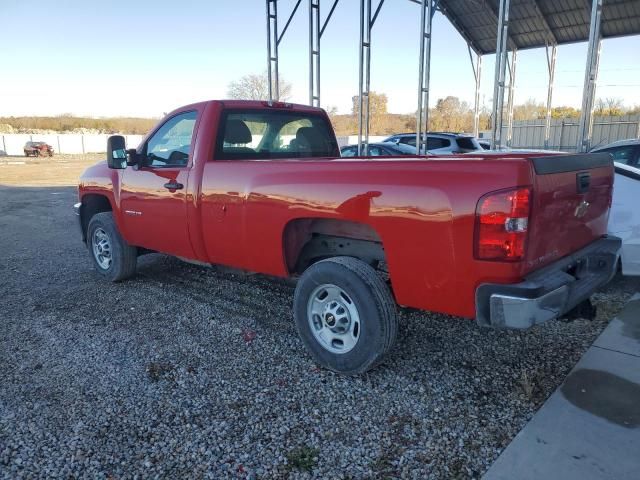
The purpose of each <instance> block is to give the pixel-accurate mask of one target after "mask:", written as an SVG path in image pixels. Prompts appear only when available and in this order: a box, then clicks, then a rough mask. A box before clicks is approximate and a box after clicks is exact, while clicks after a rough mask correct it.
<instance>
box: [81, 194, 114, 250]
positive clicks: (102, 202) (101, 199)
mask: <svg viewBox="0 0 640 480" xmlns="http://www.w3.org/2000/svg"><path fill="white" fill-rule="evenodd" d="M112 210H113V209H112V208H111V203H110V202H109V199H108V198H107V197H105V196H104V195H94V194H91V195H85V196H84V197H82V208H81V209H80V222H81V225H82V240H83V241H84V242H86V241H87V227H88V226H89V222H90V221H91V218H92V217H93V216H94V215H95V214H96V213H102V212H111V211H112Z"/></svg>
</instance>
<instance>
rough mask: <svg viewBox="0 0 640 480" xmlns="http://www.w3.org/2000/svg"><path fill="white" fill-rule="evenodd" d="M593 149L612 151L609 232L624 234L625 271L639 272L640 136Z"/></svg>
mask: <svg viewBox="0 0 640 480" xmlns="http://www.w3.org/2000/svg"><path fill="white" fill-rule="evenodd" d="M591 151H592V152H607V153H611V154H612V155H613V160H614V162H615V168H616V178H615V183H614V185H613V201H612V205H611V213H610V215H609V233H611V234H612V235H616V236H617V237H620V238H622V250H621V252H620V263H621V265H622V273H623V274H624V275H640V202H639V201H638V200H639V199H640V140H639V139H632V140H620V141H618V142H614V143H610V144H609V145H604V146H602V147H597V148H594V149H593V150H591Z"/></svg>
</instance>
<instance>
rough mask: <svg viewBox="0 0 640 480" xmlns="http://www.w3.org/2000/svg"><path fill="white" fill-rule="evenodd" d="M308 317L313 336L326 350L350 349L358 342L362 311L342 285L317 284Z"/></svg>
mask: <svg viewBox="0 0 640 480" xmlns="http://www.w3.org/2000/svg"><path fill="white" fill-rule="evenodd" d="M307 317H308V319H309V326H310V327H311V332H312V333H313V336H314V337H315V339H316V340H317V342H318V343H319V344H320V345H322V347H323V348H324V349H325V350H328V351H329V352H331V353H347V352H349V351H351V350H352V349H353V348H354V347H355V346H356V344H357V343H358V338H359V337H360V315H359V314H358V309H357V308H356V305H355V303H354V302H353V300H352V299H351V297H350V296H349V295H348V294H347V293H346V292H345V291H344V290H342V289H341V288H340V287H338V286H336V285H332V284H324V285H320V286H318V287H316V289H315V290H314V291H313V292H312V293H311V296H310V297H309V303H308V305H307Z"/></svg>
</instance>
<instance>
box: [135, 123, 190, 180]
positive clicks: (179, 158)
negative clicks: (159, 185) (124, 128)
mask: <svg viewBox="0 0 640 480" xmlns="http://www.w3.org/2000/svg"><path fill="white" fill-rule="evenodd" d="M196 115H197V114H196V112H185V113H181V114H179V115H176V116H175V117H171V118H170V119H169V120H167V121H166V122H165V123H164V125H162V126H161V127H160V128H159V129H158V131H157V132H156V133H154V134H153V136H152V137H151V138H150V139H149V141H148V142H147V146H146V152H145V153H146V162H145V165H146V166H148V167H174V168H175V167H185V166H186V165H187V162H188V160H189V152H190V151H191V142H192V139H193V127H194V126H195V124H196Z"/></svg>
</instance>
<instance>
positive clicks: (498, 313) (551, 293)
mask: <svg viewBox="0 0 640 480" xmlns="http://www.w3.org/2000/svg"><path fill="white" fill-rule="evenodd" d="M620 246H621V240H620V239H619V238H618V237H613V236H606V237H603V238H601V239H600V240H597V241H595V242H593V243H592V244H590V245H588V246H586V247H585V248H583V249H582V250H579V251H577V252H576V253H574V254H573V255H570V256H568V257H565V258H563V259H561V260H559V261H557V262H555V263H553V264H551V265H548V266H546V267H544V268H542V269H540V270H537V271H535V272H533V273H531V274H530V275H528V276H527V277H525V279H524V281H522V282H520V283H516V284H512V285H501V284H491V283H486V284H483V285H480V286H479V287H478V289H477V290H476V320H477V322H478V323H479V324H480V325H482V326H489V327H496V328H520V329H522V328H529V327H532V326H533V325H536V324H539V323H543V322H546V321H547V320H552V319H554V318H558V317H559V316H560V315H563V314H564V313H567V312H568V311H569V310H571V309H572V308H574V307H575V306H576V305H578V304H579V303H580V302H582V301H584V300H586V299H588V298H589V297H590V296H591V294H592V293H593V292H594V291H595V290H597V289H598V288H600V287H601V286H603V285H605V284H606V283H608V282H609V280H611V279H612V278H613V276H614V275H615V273H616V266H617V263H618V258H619V255H620Z"/></svg>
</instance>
